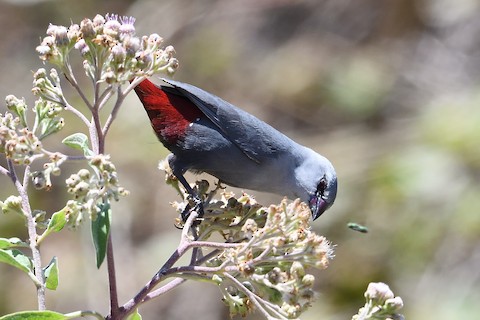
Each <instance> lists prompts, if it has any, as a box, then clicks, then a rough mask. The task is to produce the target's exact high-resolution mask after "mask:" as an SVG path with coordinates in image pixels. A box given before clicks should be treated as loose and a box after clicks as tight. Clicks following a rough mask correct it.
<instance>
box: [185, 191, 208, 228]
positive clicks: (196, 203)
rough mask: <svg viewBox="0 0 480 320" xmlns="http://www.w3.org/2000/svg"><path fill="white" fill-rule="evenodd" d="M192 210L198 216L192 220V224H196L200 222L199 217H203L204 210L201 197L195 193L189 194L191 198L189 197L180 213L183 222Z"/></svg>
mask: <svg viewBox="0 0 480 320" xmlns="http://www.w3.org/2000/svg"><path fill="white" fill-rule="evenodd" d="M192 211H196V212H197V213H198V218H197V220H196V221H195V222H194V225H198V224H199V223H200V219H201V218H202V217H203V214H204V211H203V202H202V199H200V198H199V197H198V196H196V195H194V196H191V198H190V199H189V204H188V205H187V206H186V207H185V209H184V210H183V212H182V213H181V216H182V221H183V222H186V221H187V219H188V217H189V216H190V213H191V212H192Z"/></svg>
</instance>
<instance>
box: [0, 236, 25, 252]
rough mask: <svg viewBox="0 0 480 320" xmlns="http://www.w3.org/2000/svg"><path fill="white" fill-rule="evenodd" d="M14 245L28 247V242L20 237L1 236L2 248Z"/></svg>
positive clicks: (0, 245)
mask: <svg viewBox="0 0 480 320" xmlns="http://www.w3.org/2000/svg"><path fill="white" fill-rule="evenodd" d="M14 247H28V244H26V243H25V242H23V241H22V240H20V239H19V238H9V239H7V238H0V249H7V248H14Z"/></svg>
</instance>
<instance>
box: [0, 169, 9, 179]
mask: <svg viewBox="0 0 480 320" xmlns="http://www.w3.org/2000/svg"><path fill="white" fill-rule="evenodd" d="M0 173H1V174H3V175H6V176H7V177H10V171H8V170H7V168H4V167H2V166H0Z"/></svg>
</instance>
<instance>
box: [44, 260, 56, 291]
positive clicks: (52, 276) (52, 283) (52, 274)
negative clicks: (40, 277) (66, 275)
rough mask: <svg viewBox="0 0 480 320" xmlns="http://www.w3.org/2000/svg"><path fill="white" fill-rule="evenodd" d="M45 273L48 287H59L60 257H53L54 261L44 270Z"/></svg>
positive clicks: (51, 288) (53, 288) (52, 288)
mask: <svg viewBox="0 0 480 320" xmlns="http://www.w3.org/2000/svg"><path fill="white" fill-rule="evenodd" d="M43 273H44V275H45V286H46V287H47V289H50V290H56V289H57V287H58V259H57V257H53V258H52V261H50V263H49V264H48V266H47V267H46V268H45V270H44V271H43Z"/></svg>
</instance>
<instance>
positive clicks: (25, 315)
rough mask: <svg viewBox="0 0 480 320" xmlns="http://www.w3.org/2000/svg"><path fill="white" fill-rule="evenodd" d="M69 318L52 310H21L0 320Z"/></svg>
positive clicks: (56, 319)
mask: <svg viewBox="0 0 480 320" xmlns="http://www.w3.org/2000/svg"><path fill="white" fill-rule="evenodd" d="M65 319H69V318H68V317H66V316H64V315H63V314H61V313H58V312H54V311H21V312H15V313H11V314H7V315H4V316H3V317H0V320H65Z"/></svg>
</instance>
